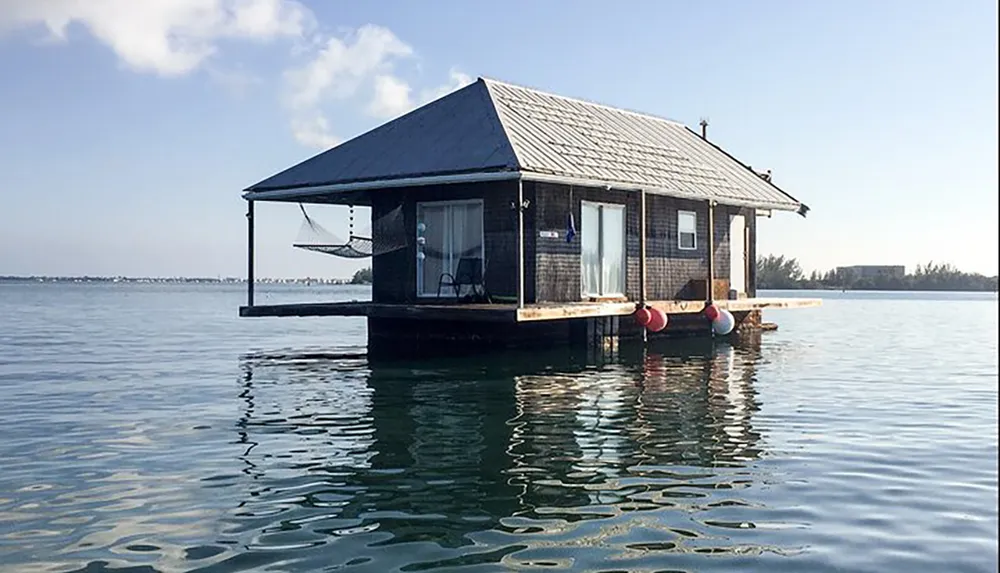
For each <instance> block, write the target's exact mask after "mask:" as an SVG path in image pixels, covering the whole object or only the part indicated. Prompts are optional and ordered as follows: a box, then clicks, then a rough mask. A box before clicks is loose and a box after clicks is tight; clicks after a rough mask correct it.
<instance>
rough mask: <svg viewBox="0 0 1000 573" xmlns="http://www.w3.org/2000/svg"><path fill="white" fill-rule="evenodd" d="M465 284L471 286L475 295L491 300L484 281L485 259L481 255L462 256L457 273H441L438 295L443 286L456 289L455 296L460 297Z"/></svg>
mask: <svg viewBox="0 0 1000 573" xmlns="http://www.w3.org/2000/svg"><path fill="white" fill-rule="evenodd" d="M463 286H468V287H470V288H471V289H472V292H473V294H474V295H478V296H482V297H483V298H485V299H486V300H487V301H489V294H488V293H487V291H486V284H485V283H484V282H483V259H481V258H480V257H462V258H461V259H459V260H458V267H457V268H456V269H455V274H451V273H441V276H440V278H438V296H441V289H442V288H444V287H450V288H452V289H454V290H455V298H456V299H458V298H459V297H460V295H461V293H462V287H463Z"/></svg>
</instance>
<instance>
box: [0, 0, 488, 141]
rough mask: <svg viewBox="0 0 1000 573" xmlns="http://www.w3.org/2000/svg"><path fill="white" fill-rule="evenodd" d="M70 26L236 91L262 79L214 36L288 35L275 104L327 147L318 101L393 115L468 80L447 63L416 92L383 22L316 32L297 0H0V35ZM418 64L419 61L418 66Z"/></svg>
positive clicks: (63, 35) (132, 58) (146, 66)
mask: <svg viewBox="0 0 1000 573" xmlns="http://www.w3.org/2000/svg"><path fill="white" fill-rule="evenodd" d="M77 27H79V28H80V29H84V30H86V31H87V32H88V33H89V34H90V35H92V36H93V37H94V38H96V39H97V40H98V41H100V42H101V43H103V44H104V45H106V46H108V47H109V48H110V49H111V50H112V51H113V52H114V53H115V54H116V55H117V57H118V59H119V60H120V61H121V62H122V63H123V64H124V65H125V66H126V67H127V68H129V69H131V70H133V71H136V72H141V73H154V74H158V75H161V76H170V77H173V76H182V75H185V74H189V73H191V72H193V71H195V70H199V69H201V70H204V71H206V72H207V73H208V77H209V78H210V79H211V80H212V81H214V82H216V83H218V84H219V85H221V86H222V87H224V88H225V89H227V90H228V91H230V92H231V93H233V94H234V95H237V96H239V95H242V94H243V93H245V92H246V91H247V90H248V89H249V88H250V87H252V86H255V85H258V84H260V83H261V81H262V80H261V78H260V77H258V76H257V75H256V74H255V73H254V72H253V71H249V70H244V69H242V68H234V67H232V66H231V65H229V64H226V63H222V64H221V65H219V63H218V62H216V61H214V59H213V56H215V55H216V54H217V52H218V50H219V43H220V42H221V41H223V40H232V39H242V40H254V41H267V40H272V39H275V38H289V39H292V40H294V44H293V46H292V50H291V52H292V54H291V55H292V56H293V57H302V56H305V57H306V58H307V60H306V61H305V63H303V64H301V65H299V66H295V67H292V68H290V69H288V70H287V71H286V72H285V74H284V106H285V108H286V109H287V110H288V112H289V114H290V126H291V129H292V133H293V134H294V136H295V139H296V140H298V141H299V142H300V143H302V144H304V145H307V146H309V147H319V148H328V147H331V146H333V145H335V144H336V143H337V142H339V141H340V138H338V137H336V136H335V135H334V134H333V132H332V130H331V127H330V122H329V120H328V119H327V117H326V115H325V114H324V111H323V109H324V107H325V106H329V105H331V104H336V103H340V104H344V103H347V102H348V101H349V100H355V99H357V98H359V97H360V96H361V95H362V94H367V93H368V89H369V88H370V90H371V91H370V93H371V99H370V100H368V101H367V102H352V103H351V105H354V104H355V103H357V105H358V106H359V109H362V110H363V111H364V112H365V113H367V114H368V115H369V116H372V117H375V118H378V119H389V118H393V117H398V116H400V115H402V114H404V113H406V112H408V111H410V110H411V109H413V108H415V107H417V106H419V105H422V104H424V103H427V102H429V101H431V100H433V99H436V98H438V97H441V96H443V95H445V94H446V93H448V92H450V91H453V90H454V89H457V88H459V87H461V86H463V85H466V84H468V83H470V82H471V81H472V78H470V77H469V76H467V75H465V74H463V73H461V72H458V71H457V70H452V71H451V73H450V76H449V81H448V82H446V83H444V84H442V85H440V86H436V87H432V88H430V89H424V90H415V89H414V88H413V87H412V86H411V85H410V83H409V82H408V81H406V80H404V79H402V77H400V76H399V75H398V74H397V73H396V70H395V68H396V67H397V65H398V64H399V63H400V62H403V61H407V60H411V59H415V58H414V57H415V51H414V49H413V48H412V47H411V46H409V45H408V44H407V43H405V42H404V41H402V40H401V39H399V38H398V37H397V36H396V35H395V34H394V33H393V32H392V31H391V30H389V29H388V28H385V27H382V26H378V25H374V24H368V25H365V26H362V27H360V28H358V29H356V30H353V31H351V32H349V33H348V34H347V35H345V36H343V37H337V36H323V35H319V34H315V33H314V31H315V29H316V27H317V26H316V21H315V16H314V14H313V13H312V11H311V10H309V8H307V7H306V6H305V5H304V4H303V3H302V2H301V1H300V0H0V34H2V33H4V32H8V31H11V30H18V29H29V30H30V29H32V28H42V29H45V30H47V31H48V38H49V39H51V40H54V41H57V42H66V41H68V40H69V37H70V33H71V32H72V31H73V30H74V29H75V28H77ZM417 69H418V70H419V68H417Z"/></svg>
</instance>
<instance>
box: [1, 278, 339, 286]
mask: <svg viewBox="0 0 1000 573" xmlns="http://www.w3.org/2000/svg"><path fill="white" fill-rule="evenodd" d="M246 282H247V280H246V279H244V278H237V277H222V278H210V277H88V276H81V277H47V276H28V277H22V276H0V284H2V283H56V284H84V283H112V284H114V283H118V284H246ZM254 284H296V285H349V284H357V283H352V282H351V279H329V278H289V279H284V278H258V279H256V280H254Z"/></svg>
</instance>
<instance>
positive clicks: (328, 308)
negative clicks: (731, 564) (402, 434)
mask: <svg viewBox="0 0 1000 573" xmlns="http://www.w3.org/2000/svg"><path fill="white" fill-rule="evenodd" d="M647 304H648V305H649V306H652V307H654V308H657V309H659V310H662V311H663V312H664V313H666V314H668V315H682V314H698V313H700V312H702V311H703V310H704V309H705V302H704V301H700V300H667V301H650V302H648V303H647ZM715 304H716V305H717V306H719V307H720V308H724V309H727V310H729V311H730V312H733V313H736V312H748V311H754V310H766V309H791V308H808V307H815V306H819V305H820V304H822V301H821V300H819V299H809V298H745V299H739V300H718V301H715ZM635 307H636V303H634V302H577V303H541V304H529V305H525V306H524V308H518V307H517V305H515V304H441V303H426V304H423V303H420V304H385V303H375V302H356V301H352V302H320V303H293V304H270V305H254V306H242V307H240V316H243V317H290V316H298V317H308V316H364V317H368V318H395V319H424V320H444V321H472V322H492V323H496V322H507V323H517V322H537V321H551V320H565V319H575V318H600V317H611V316H628V315H630V314H632V313H633V312H634V311H635Z"/></svg>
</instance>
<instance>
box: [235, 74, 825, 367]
mask: <svg viewBox="0 0 1000 573" xmlns="http://www.w3.org/2000/svg"><path fill="white" fill-rule="evenodd" d="M244 198H245V199H246V200H247V203H248V212H247V217H248V222H249V248H248V252H249V261H248V262H249V268H248V275H249V277H250V280H249V282H248V289H249V290H248V301H247V304H246V305H245V306H243V307H241V308H240V315H241V316H246V317H279V316H281V317H288V316H365V317H367V318H368V330H369V354H370V355H386V354H392V353H394V352H398V351H400V350H401V349H407V350H411V351H413V352H416V353H419V352H423V351H425V350H427V349H433V350H437V351H440V350H442V349H444V350H446V351H449V352H450V351H456V352H457V351H458V349H459V348H460V347H461V348H464V347H470V346H471V347H484V346H485V347H509V346H537V345H540V344H545V345H551V344H563V343H568V342H572V341H573V340H587V341H591V342H592V341H594V340H601V341H604V342H607V340H609V339H611V340H617V339H618V338H619V337H628V336H643V337H645V336H651V335H656V336H670V335H682V334H683V335H689V334H711V332H712V328H711V321H710V320H708V319H707V318H706V317H705V312H704V311H705V309H706V308H707V307H708V306H709V305H711V306H714V307H715V308H716V309H724V310H727V311H729V313H730V314H731V315H732V316H733V317H734V318H735V320H736V323H737V328H736V331H737V332H741V331H746V330H748V329H749V330H752V329H754V328H756V327H758V326H759V324H760V311H761V310H762V309H764V308H776V307H780V308H790V307H795V306H810V305H814V304H818V302H819V301H815V300H805V299H761V298H758V297H757V292H756V273H755V266H756V265H755V259H756V238H757V232H756V231H757V225H758V222H759V221H760V220H761V218H762V217H770V216H772V214H773V213H776V212H782V211H788V212H791V213H798V214H800V215H802V216H805V214H806V212H807V211H808V208H807V207H806V206H805V205H804V204H803V203H801V202H800V201H799V200H797V199H796V198H794V197H792V196H791V195H790V194H788V193H787V192H785V191H783V190H782V189H780V188H779V187H778V186H777V185H775V183H774V182H773V181H771V178H770V174H769V173H764V174H762V173H757V172H755V171H754V170H752V169H751V168H750V167H748V166H747V165H745V164H743V163H741V162H740V161H739V160H737V159H736V158H734V157H733V156H732V155H730V154H729V153H727V152H726V151H724V150H723V149H721V148H720V147H718V146H717V145H715V144H713V143H712V142H711V141H710V140H708V139H707V138H706V133H705V125H704V123H703V125H702V130H701V133H698V132H696V131H693V130H692V129H689V128H688V127H686V126H685V125H683V124H681V123H677V122H674V121H670V120H666V119H662V118H659V117H654V116H650V115H646V114H642V113H636V112H633V111H627V110H622V109H616V108H613V107H609V106H605V105H599V104H596V103H590V102H585V101H580V100H577V99H572V98H568V97H562V96H558V95H553V94H549V93H544V92H541V91H538V90H535V89H529V88H526V87H520V86H515V85H511V84H508V83H504V82H499V81H494V80H489V79H482V78H480V79H478V80H477V81H476V82H474V83H472V84H470V85H468V86H465V87H463V88H460V89H458V90H456V91H454V92H452V93H450V94H448V95H445V96H443V97H441V98H440V99H438V100H435V101H433V102H431V103H428V104H426V105H424V106H423V107H420V108H418V109H416V110H414V111H412V112H410V113H408V114H406V115H403V116H401V117H399V118H397V119H395V120H392V121H390V122H388V123H386V124H384V125H382V126H380V127H377V128H375V129H373V130H372V131H369V132H367V133H365V134H362V135H360V136H358V137H356V138H354V139H352V140H349V141H346V142H344V143H342V144H340V145H338V146H336V147H334V148H332V149H330V150H328V151H326V152H323V153H320V154H319V155H316V156H314V157H312V158H310V159H308V160H306V161H303V162H302V163H299V164H298V165H295V166H293V167H290V168H289V169H287V170H285V171H282V172H280V173H278V174H276V175H274V176H272V177H270V178H268V179H265V180H264V181H261V182H260V183H257V184H256V185H253V186H251V187H249V188H248V189H246V190H245V193H244ZM259 201H273V202H294V203H298V204H300V205H308V204H338V205H345V206H352V208H353V206H367V207H370V208H371V233H370V236H355V235H354V232H353V229H352V232H351V234H350V236H349V237H348V238H347V239H345V240H344V241H342V242H341V241H335V242H330V241H326V242H322V241H317V242H315V243H311V244H310V243H301V244H297V245H296V246H298V247H301V248H306V249H311V250H314V251H318V252H321V253H328V254H331V255H336V256H345V257H367V256H370V257H371V259H372V274H373V285H372V298H371V301H364V302H322V301H319V302H316V303H309V304H281V305H257V304H255V303H254V299H253V262H254V255H253V242H254V239H253V232H254V230H253V226H254V204H255V203H256V202H259ZM303 213H306V216H307V218H308V214H307V212H306V211H305V209H303ZM639 308H647V309H656V310H657V311H659V312H662V313H663V314H664V315H665V316H666V317H667V319H668V322H667V326H666V328H664V329H662V330H659V331H657V332H655V333H653V332H649V329H644V328H643V327H642V326H641V325H637V324H636V321H635V320H633V319H632V318H631V317H630V315H632V314H633V313H636V311H637V309H639Z"/></svg>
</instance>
